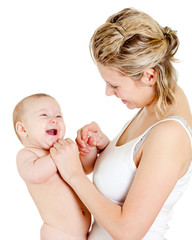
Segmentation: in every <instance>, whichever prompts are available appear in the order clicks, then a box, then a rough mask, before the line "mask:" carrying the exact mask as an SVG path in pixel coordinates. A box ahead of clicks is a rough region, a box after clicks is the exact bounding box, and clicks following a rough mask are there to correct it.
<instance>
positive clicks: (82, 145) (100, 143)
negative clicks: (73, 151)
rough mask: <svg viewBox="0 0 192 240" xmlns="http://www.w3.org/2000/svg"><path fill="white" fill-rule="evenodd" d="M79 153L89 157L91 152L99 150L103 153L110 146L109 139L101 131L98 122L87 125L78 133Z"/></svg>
mask: <svg viewBox="0 0 192 240" xmlns="http://www.w3.org/2000/svg"><path fill="white" fill-rule="evenodd" d="M76 142H77V145H78V147H79V151H80V153H81V154H82V155H88V154H89V153H90V151H91V150H93V149H95V148H97V150H98V151H102V150H103V149H105V148H106V146H107V145H108V144H109V139H108V138H107V136H106V135H105V134H104V133H103V132H102V131H101V129H100V127H99V126H98V124H97V123H96V122H92V123H90V124H87V125H85V126H84V127H82V128H81V129H79V130H78V132H77V138H76Z"/></svg>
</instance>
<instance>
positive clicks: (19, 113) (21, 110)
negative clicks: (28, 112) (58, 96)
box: [13, 93, 54, 140]
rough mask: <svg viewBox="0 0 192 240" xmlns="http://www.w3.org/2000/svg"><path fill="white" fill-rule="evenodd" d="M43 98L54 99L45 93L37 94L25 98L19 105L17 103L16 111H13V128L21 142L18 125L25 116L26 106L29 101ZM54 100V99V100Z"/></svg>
mask: <svg viewBox="0 0 192 240" xmlns="http://www.w3.org/2000/svg"><path fill="white" fill-rule="evenodd" d="M42 97H50V98H53V97H52V96H50V95H48V94H45V93H36V94H33V95H30V96H27V97H25V98H23V99H22V100H21V101H20V102H19V103H17V105H16V106H15V108H14V110H13V127H14V130H15V133H16V135H17V137H18V138H19V140H21V138H20V136H19V134H18V133H17V130H16V124H17V122H20V121H22V117H23V115H24V114H25V109H26V108H25V105H26V103H27V101H28V100H31V99H38V98H42ZM53 99H54V98H53Z"/></svg>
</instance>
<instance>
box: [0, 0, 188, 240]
mask: <svg viewBox="0 0 192 240" xmlns="http://www.w3.org/2000/svg"><path fill="white" fill-rule="evenodd" d="M125 7H135V8H137V9H139V10H142V11H144V12H146V13H148V14H150V15H151V16H152V17H153V18H155V19H156V20H157V21H158V22H159V23H160V24H161V25H163V26H165V25H168V26H170V27H171V28H173V29H176V30H178V36H179V38H180V42H181V45H180V49H179V51H178V54H177V57H178V58H179V59H180V60H181V62H180V63H179V64H177V65H176V68H177V70H178V73H179V84H180V86H181V87H182V88H183V89H184V90H185V92H186V95H187V96H188V99H189V101H190V103H191V102H192V95H191V89H190V86H191V85H190V84H191V80H192V79H191V53H192V47H191V37H192V34H191V22H192V13H191V12H192V11H191V10H192V7H191V3H190V1H187V0H186V1H185V0H183V1H174V0H169V1H168V0H166V1H163V0H161V1H152V0H151V1H149V0H145V1H144V0H138V1H136V0H126V1H125V0H118V1H111V0H97V1H83V0H81V1H78V0H76V1H74V0H70V1H64V0H63V1H61V0H55V1H50V0H45V1H44V0H33V1H32V0H31V1H29V0H12V1H11V0H1V2H0V81H1V94H0V97H1V100H0V104H1V105H0V112H1V117H0V126H1V139H0V141H1V142H0V144H1V159H0V164H1V168H0V184H1V186H0V193H1V198H0V220H1V223H0V229H1V230H0V239H4V240H12V239H19V240H38V239H39V228H40V226H41V222H42V221H41V219H40V217H39V214H38V212H37V210H36V207H35V205H34V203H33V201H32V199H31V197H30V196H29V194H28V192H27V189H26V187H25V184H24V182H23V181H22V180H21V179H20V177H19V175H18V173H17V169H16V164H15V156H16V153H17V151H18V150H19V149H20V148H21V147H22V146H21V144H20V142H19V141H18V139H17V138H16V136H15V133H14V130H13V127H12V111H13V108H14V106H15V105H16V103H17V102H18V101H19V100H21V99H22V98H23V97H25V96H28V95H30V94H33V93H39V92H45V93H48V94H50V95H52V96H53V97H55V98H56V99H57V100H58V102H59V103H60V105H61V108H62V110H63V115H64V120H65V123H66V125H67V133H66V136H67V137H71V138H72V139H75V136H76V131H77V129H78V128H80V127H81V126H83V125H84V124H86V123H89V122H91V121H93V120H94V121H97V122H98V123H99V124H100V126H101V128H102V129H103V131H104V132H105V133H106V134H107V135H108V136H109V137H110V138H113V137H114V136H115V135H116V134H117V133H118V132H119V131H120V129H121V128H122V126H123V125H124V124H125V123H126V121H128V120H129V119H130V117H131V116H133V114H135V110H134V111H130V110H128V109H127V108H126V107H125V106H124V105H123V104H122V103H121V102H120V101H119V100H118V99H116V98H114V97H110V98H109V97H106V96H105V84H104V82H103V80H102V79H101V77H100V76H99V74H98V72H97V69H96V67H95V65H94V63H93V62H92V59H91V57H90V54H89V40H90V38H91V35H92V34H93V32H94V30H95V29H96V28H97V27H98V26H99V25H100V24H102V23H104V21H105V20H106V19H107V18H108V16H109V15H111V14H113V13H115V12H117V11H119V10H121V9H123V8H125ZM191 182H192V181H191ZM191 203H192V183H190V186H189V188H188V190H187V192H186V193H185V194H184V196H183V197H182V199H181V200H180V202H179V203H178V204H177V206H176V207H175V211H174V215H173V220H172V221H171V222H170V227H171V228H170V230H169V231H168V234H167V238H168V239H169V240H181V239H182V240H191V239H192V228H191V222H192V217H191V216H192V206H191ZM2 236H3V237H2ZM98 240H99V239H98Z"/></svg>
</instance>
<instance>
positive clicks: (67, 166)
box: [50, 138, 84, 184]
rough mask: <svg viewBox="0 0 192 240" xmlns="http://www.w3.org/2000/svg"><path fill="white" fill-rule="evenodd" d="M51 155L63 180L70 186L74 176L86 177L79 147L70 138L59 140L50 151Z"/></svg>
mask: <svg viewBox="0 0 192 240" xmlns="http://www.w3.org/2000/svg"><path fill="white" fill-rule="evenodd" d="M50 155H51V157H52V159H53V161H54V162H55V165H56V166H57V168H58V171H59V173H60V174H61V176H62V178H63V179H64V180H65V181H66V182H67V183H68V184H70V183H69V182H70V179H71V178H72V177H73V176H74V175H82V174H83V175H84V171H83V168H82V165H81V162H80V159H79V151H78V147H77V145H76V143H75V142H73V141H72V140H71V139H70V138H67V139H62V140H61V139H60V140H58V142H56V143H55V144H54V146H53V147H52V148H51V149H50Z"/></svg>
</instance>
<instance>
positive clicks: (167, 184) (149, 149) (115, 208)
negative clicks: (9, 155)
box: [53, 121, 191, 240]
mask: <svg viewBox="0 0 192 240" xmlns="http://www.w3.org/2000/svg"><path fill="white" fill-rule="evenodd" d="M61 143H62V142H61ZM65 144H66V145H65ZM65 144H64V145H65V146H64V147H63V149H64V150H62V151H63V153H59V151H57V149H55V150H54V151H55V152H54V154H55V156H53V158H54V161H55V163H56V165H57V167H58V169H59V171H60V173H61V175H62V177H63V178H64V179H65V180H66V181H67V182H68V184H69V185H70V186H71V187H72V188H73V190H74V191H75V192H76V193H77V195H78V196H79V198H80V199H81V200H82V202H83V203H84V204H85V205H86V207H87V208H88V209H89V211H90V212H91V213H92V214H93V216H94V218H95V219H96V220H97V221H98V223H99V224H101V225H102V226H103V227H104V228H105V229H106V231H107V232H108V233H109V234H110V235H111V237H112V238H113V239H115V240H140V239H142V238H143V237H144V235H145V234H146V233H147V232H148V230H149V228H150V226H151V225H152V223H153V222H154V220H155V218H156V217H157V215H158V213H159V211H160V209H161V207H162V206H163V204H164V203H165V201H166V199H167V197H168V196H169V194H170V193H171V191H172V190H173V188H174V186H175V184H176V182H177V180H178V179H179V178H180V177H182V175H183V174H184V173H185V172H186V170H187V168H188V166H189V163H190V159H191V146H190V141H189V137H188V135H187V133H186V132H185V130H184V129H183V128H182V127H181V126H180V125H179V124H178V123H175V122H172V121H171V122H165V123H162V124H159V125H158V126H156V127H155V128H154V129H153V130H152V132H151V133H150V135H149V136H148V138H147V139H146V141H145V143H144V145H143V149H142V155H141V161H140V164H139V167H138V170H137V173H136V176H135V178H134V181H133V183H132V186H131V189H130V190H129V193H128V195H127V198H126V200H125V202H124V205H123V206H119V205H117V204H115V203H113V202H111V201H110V200H108V199H107V198H106V197H104V196H103V195H102V194H101V193H100V192H99V191H98V190H97V188H96V187H95V186H94V185H93V184H92V183H91V181H90V180H89V179H88V178H87V177H86V176H85V174H84V172H83V171H82V169H81V168H80V165H81V164H80V165H79V160H78V159H77V157H76V156H75V155H74V154H72V152H74V144H73V143H71V142H70V143H65ZM61 145H62V144H61ZM56 148H57V146H56ZM62 151H61V152H62ZM54 154H53V155H54ZM71 162H73V164H72V166H71ZM74 169H75V170H74Z"/></svg>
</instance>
